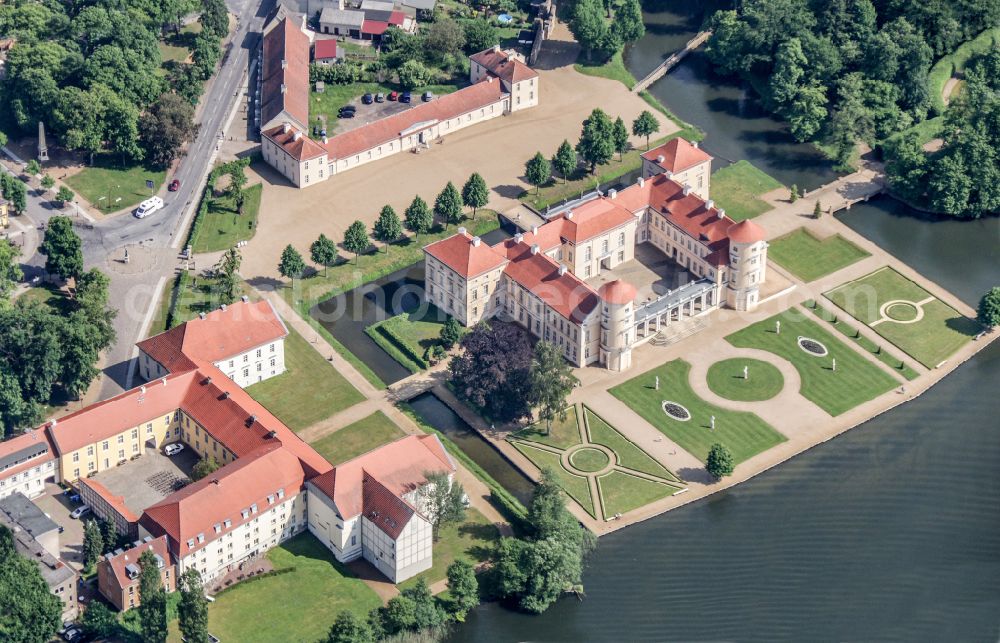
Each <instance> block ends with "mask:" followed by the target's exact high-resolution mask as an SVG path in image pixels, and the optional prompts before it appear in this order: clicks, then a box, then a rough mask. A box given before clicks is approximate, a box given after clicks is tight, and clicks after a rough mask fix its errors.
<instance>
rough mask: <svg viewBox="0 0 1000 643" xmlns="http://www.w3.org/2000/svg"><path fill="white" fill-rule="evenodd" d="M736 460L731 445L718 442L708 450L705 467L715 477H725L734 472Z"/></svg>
mask: <svg viewBox="0 0 1000 643" xmlns="http://www.w3.org/2000/svg"><path fill="white" fill-rule="evenodd" d="M735 467H736V462H735V460H733V454H732V453H731V452H730V451H729V447H727V446H726V445H724V444H720V443H719V442H716V443H715V444H713V445H712V447H711V448H710V449H709V450H708V459H707V460H705V469H707V470H708V472H709V473H710V474H712V475H713V476H714V477H715V478H723V477H725V476H728V475H729V474H731V473H732V472H733V469H734V468H735Z"/></svg>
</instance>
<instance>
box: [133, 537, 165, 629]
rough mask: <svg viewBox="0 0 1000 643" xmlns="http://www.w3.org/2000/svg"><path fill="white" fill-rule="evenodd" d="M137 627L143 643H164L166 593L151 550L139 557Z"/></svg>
mask: <svg viewBox="0 0 1000 643" xmlns="http://www.w3.org/2000/svg"><path fill="white" fill-rule="evenodd" d="M139 600H140V601H141V603H140V604H139V625H140V631H141V632H142V640H143V642H144V643H166V640H167V593H166V591H164V589H163V583H162V581H161V579H160V568H159V567H157V564H156V558H155V556H154V555H153V552H152V551H151V550H148V549H147V550H146V551H144V552H142V554H141V555H140V556H139Z"/></svg>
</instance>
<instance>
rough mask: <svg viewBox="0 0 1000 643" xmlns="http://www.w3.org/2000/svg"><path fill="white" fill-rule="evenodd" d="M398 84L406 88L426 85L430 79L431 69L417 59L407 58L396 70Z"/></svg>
mask: <svg viewBox="0 0 1000 643" xmlns="http://www.w3.org/2000/svg"><path fill="white" fill-rule="evenodd" d="M397 73H398V74H399V84H400V85H402V86H403V87H405V88H406V89H416V88H417V87H421V86H423V85H426V84H427V83H429V82H430V80H431V70H430V69H428V68H427V67H425V66H424V64H423V63H421V62H420V61H418V60H407V61H406V62H404V63H403V64H402V66H401V67H400V68H399V71H398V72H397Z"/></svg>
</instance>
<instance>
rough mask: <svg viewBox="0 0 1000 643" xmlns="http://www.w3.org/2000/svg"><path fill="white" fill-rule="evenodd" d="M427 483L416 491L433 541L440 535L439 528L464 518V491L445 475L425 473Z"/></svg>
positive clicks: (459, 484)
mask: <svg viewBox="0 0 1000 643" xmlns="http://www.w3.org/2000/svg"><path fill="white" fill-rule="evenodd" d="M424 478H425V479H426V480H427V483H426V484H425V485H424V486H422V487H420V489H419V490H418V491H417V495H418V496H419V498H420V500H421V502H422V505H423V508H424V510H425V512H426V513H427V515H428V517H430V519H431V526H432V527H433V529H434V539H435V540H437V538H438V536H439V535H440V534H441V526H442V525H445V524H447V523H449V522H461V521H462V519H463V518H464V517H465V490H464V489H462V484H461V483H460V482H458V481H457V480H451V479H449V478H448V475H447V474H445V473H438V472H435V471H425V472H424Z"/></svg>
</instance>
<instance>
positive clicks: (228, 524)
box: [223, 518, 233, 529]
mask: <svg viewBox="0 0 1000 643" xmlns="http://www.w3.org/2000/svg"><path fill="white" fill-rule="evenodd" d="M223 524H224V525H225V527H226V529H229V528H230V527H232V526H233V521H232V520H230V519H229V518H226V522H225V523H223Z"/></svg>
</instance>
